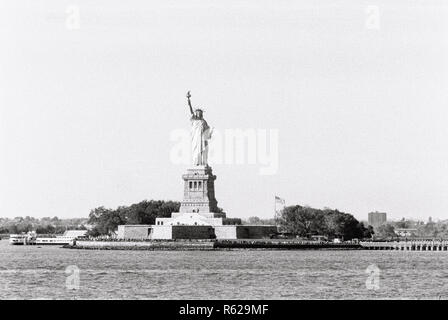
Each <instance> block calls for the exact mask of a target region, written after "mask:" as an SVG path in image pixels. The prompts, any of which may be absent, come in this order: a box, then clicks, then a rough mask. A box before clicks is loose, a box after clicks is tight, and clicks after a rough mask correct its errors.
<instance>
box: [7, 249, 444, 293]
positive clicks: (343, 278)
mask: <svg viewBox="0 0 448 320" xmlns="http://www.w3.org/2000/svg"><path fill="white" fill-rule="evenodd" d="M69 266H75V267H70V268H72V269H69V270H76V269H73V268H79V270H80V273H79V287H77V286H76V285H77V284H78V282H76V280H75V281H73V279H75V278H73V273H72V271H69V273H66V268H67V267H69ZM369 266H370V267H369ZM375 266H377V267H378V268H379V270H380V275H379V282H373V283H375V284H377V285H378V286H379V288H378V289H377V290H374V289H373V287H372V286H369V287H370V288H371V289H368V288H367V287H366V280H368V277H369V274H368V273H366V269H367V268H373V269H375ZM369 283H370V282H369ZM67 284H68V286H67ZM447 297H448V252H417V251H248V250H244V251H213V252H201V251H194V252H188V251H95V250H70V249H63V248H59V247H54V246H43V247H40V248H38V247H36V246H10V245H9V244H8V241H7V240H2V241H0V299H446V298H447Z"/></svg>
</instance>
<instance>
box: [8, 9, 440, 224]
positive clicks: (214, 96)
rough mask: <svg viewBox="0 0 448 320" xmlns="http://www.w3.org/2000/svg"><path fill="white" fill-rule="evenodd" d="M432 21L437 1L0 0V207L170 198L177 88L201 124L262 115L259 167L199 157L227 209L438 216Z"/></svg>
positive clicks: (178, 169) (25, 211) (15, 209)
mask: <svg viewBox="0 0 448 320" xmlns="http://www.w3.org/2000/svg"><path fill="white" fill-rule="evenodd" d="M447 31H448V3H446V1H442V0H440V1H436V0H426V1H423V0H422V1H405V0H395V1H355V0H352V1H350V0H346V1H344V0H341V1H330V0H323V1H288V0H281V1H268V0H261V1H255V0H253V1H249V0H246V1H234V0H230V1H214V0H212V1H205V0H204V1H199V0H195V1H191V0H186V1H137V0H131V1H116V0H107V1H105V0H99V1H86V0H85V1H84V0H83V1H77V0H72V1H61V0H53V1H49V0H42V1H32V2H30V1H23V0H15V1H6V0H0V41H1V42H0V43H1V47H0V216H1V217H16V216H26V215H29V216H35V217H45V216H58V217H62V218H69V217H87V216H88V214H89V211H90V210H91V209H93V208H95V207H98V206H106V207H110V208H115V207H117V206H120V205H129V204H132V203H136V202H139V201H141V200H144V199H165V200H168V199H170V200H177V201H180V200H182V195H183V181H182V179H181V175H182V174H183V173H184V172H185V171H186V169H187V167H188V164H179V163H174V162H173V160H172V158H171V156H170V154H171V152H172V150H173V147H174V145H175V142H173V141H172V139H171V137H172V134H173V132H175V131H176V130H188V129H189V126H190V123H189V114H188V109H187V104H186V98H185V95H186V92H187V91H188V90H191V94H192V102H193V105H195V106H199V107H201V108H203V109H204V110H205V118H206V120H207V122H208V123H209V125H210V126H212V127H214V128H215V130H216V131H217V132H224V131H225V130H235V129H242V130H256V131H257V132H258V131H259V130H268V132H269V130H278V139H275V141H274V143H276V147H278V169H277V170H276V171H275V172H274V173H273V174H269V175H266V174H260V166H261V165H260V164H259V163H256V164H253V163H243V164H226V163H216V164H213V170H214V173H215V174H216V175H217V180H216V182H215V189H216V198H217V200H218V205H219V206H220V207H222V208H224V210H225V211H226V212H227V216H229V217H240V218H247V217H250V216H259V217H262V218H271V217H273V215H274V195H278V196H280V197H282V198H284V199H285V201H286V204H287V205H294V204H300V205H309V206H312V207H316V208H323V207H330V208H337V209H339V210H342V211H345V212H349V213H352V214H353V215H354V216H355V217H356V218H358V219H361V220H366V219H367V214H368V212H370V211H375V210H378V211H384V212H387V214H388V218H389V219H401V218H402V217H407V218H418V219H424V220H426V219H428V217H429V216H431V217H432V218H433V219H448V210H447V208H448V197H447V196H446V195H447V194H448V148H447V143H446V142H447V137H448V126H447V125H446V120H447V119H448V109H447V107H448V90H447V86H448V72H447V71H448V64H447V60H448V39H447ZM212 142H213V140H212ZM212 142H211V143H212Z"/></svg>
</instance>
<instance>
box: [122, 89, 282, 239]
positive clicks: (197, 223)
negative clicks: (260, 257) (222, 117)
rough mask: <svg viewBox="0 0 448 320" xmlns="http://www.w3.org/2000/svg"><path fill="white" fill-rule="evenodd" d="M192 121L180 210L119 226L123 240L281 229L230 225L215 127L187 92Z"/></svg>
mask: <svg viewBox="0 0 448 320" xmlns="http://www.w3.org/2000/svg"><path fill="white" fill-rule="evenodd" d="M186 97H187V104H188V108H189V112H190V116H191V117H190V121H191V141H190V143H191V157H192V158H191V166H190V167H189V168H188V169H187V172H186V173H185V174H183V175H182V179H183V181H184V188H183V200H182V202H181V205H180V209H179V212H173V213H172V214H171V217H170V218H156V220H155V224H154V225H119V226H118V238H119V239H154V240H170V239H262V238H269V236H270V235H272V234H275V233H276V232H277V227H276V226H274V225H256V226H255V225H244V226H243V225H236V224H226V223H225V219H226V214H225V213H224V212H222V210H219V209H218V201H217V200H216V197H215V180H216V175H214V174H213V170H212V168H211V167H210V166H209V163H208V152H209V141H210V139H211V137H212V133H213V128H211V127H210V126H209V125H208V123H207V121H206V120H205V119H204V110H203V109H200V108H193V106H192V102H191V93H190V91H188V92H187V96H186Z"/></svg>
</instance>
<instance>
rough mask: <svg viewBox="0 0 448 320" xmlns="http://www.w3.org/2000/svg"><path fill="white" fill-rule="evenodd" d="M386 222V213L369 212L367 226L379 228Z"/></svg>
mask: <svg viewBox="0 0 448 320" xmlns="http://www.w3.org/2000/svg"><path fill="white" fill-rule="evenodd" d="M386 222H387V214H386V212H378V211H375V212H369V225H371V226H372V227H374V228H378V227H379V226H381V225H383V224H385V223H386Z"/></svg>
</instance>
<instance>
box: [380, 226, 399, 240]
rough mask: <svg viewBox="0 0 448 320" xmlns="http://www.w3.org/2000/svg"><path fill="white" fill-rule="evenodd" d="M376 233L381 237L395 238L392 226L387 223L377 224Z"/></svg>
mask: <svg viewBox="0 0 448 320" xmlns="http://www.w3.org/2000/svg"><path fill="white" fill-rule="evenodd" d="M376 234H377V235H378V236H379V237H381V238H395V237H396V236H397V234H396V233H395V228H394V226H393V225H391V224H389V223H388V224H383V225H381V226H379V227H378V228H377V230H376Z"/></svg>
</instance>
